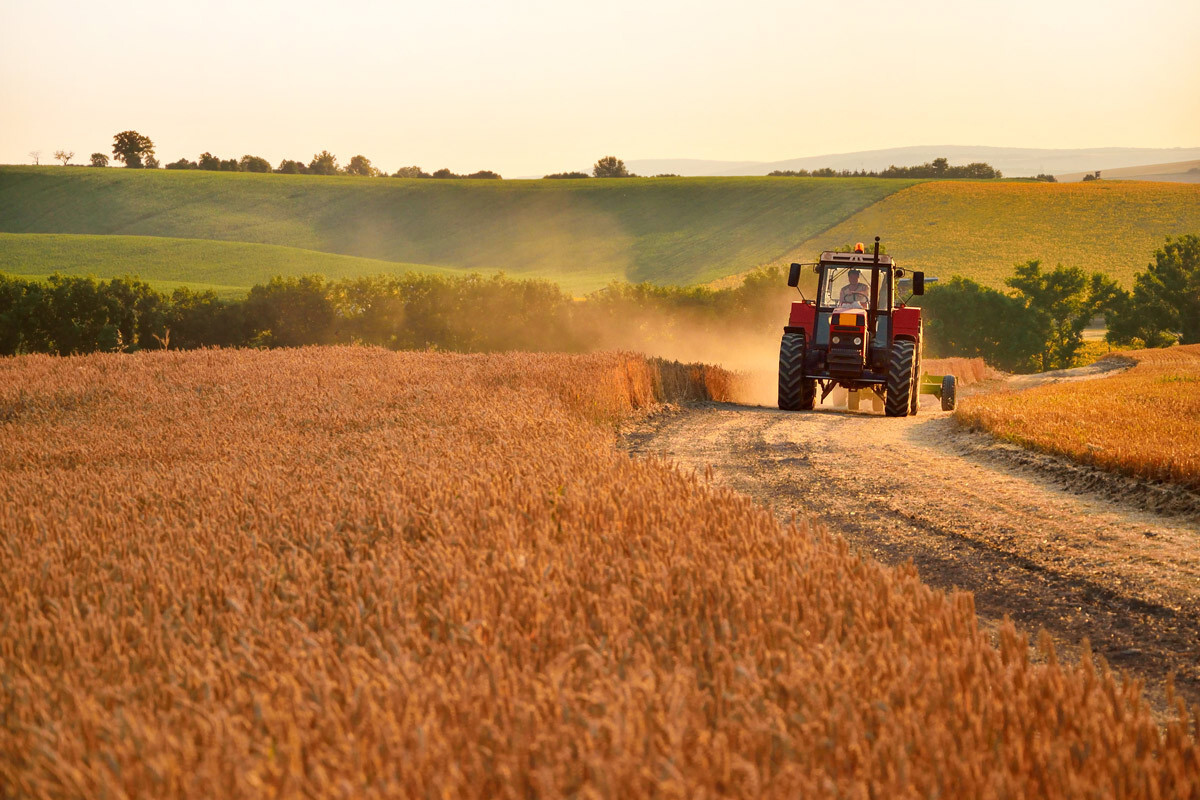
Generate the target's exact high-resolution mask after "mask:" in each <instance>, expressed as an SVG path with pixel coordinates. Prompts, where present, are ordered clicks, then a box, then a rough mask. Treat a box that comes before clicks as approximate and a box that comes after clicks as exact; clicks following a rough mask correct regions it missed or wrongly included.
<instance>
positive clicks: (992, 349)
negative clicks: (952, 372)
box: [921, 275, 1043, 372]
mask: <svg viewBox="0 0 1200 800" xmlns="http://www.w3.org/2000/svg"><path fill="white" fill-rule="evenodd" d="M921 310H922V312H923V313H924V316H925V334H926V337H927V344H926V347H927V352H928V353H929V354H930V355H931V356H934V355H936V356H939V357H951V356H960V357H963V358H982V359H984V360H985V361H987V362H988V363H989V364H994V365H995V366H997V367H999V368H1001V369H1005V370H1010V371H1012V372H1032V371H1034V370H1036V369H1037V368H1038V366H1039V365H1040V363H1041V353H1042V349H1043V348H1042V338H1041V335H1040V331H1039V329H1038V324H1037V321H1036V320H1035V319H1033V314H1031V313H1030V312H1029V310H1028V309H1027V308H1026V305H1025V303H1024V302H1023V301H1022V300H1021V299H1020V298H1017V297H1011V296H1009V295H1007V294H1005V293H1003V292H1000V291H997V290H995V289H992V288H989V287H987V286H982V285H980V284H979V283H976V282H975V281H973V280H970V279H967V278H963V277H961V276H957V275H956V276H955V277H953V278H951V279H950V280H949V281H947V282H946V283H939V284H936V285H934V286H931V287H929V290H928V291H927V293H926V294H925V295H924V297H922V298H921Z"/></svg>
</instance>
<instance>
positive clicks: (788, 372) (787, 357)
mask: <svg viewBox="0 0 1200 800" xmlns="http://www.w3.org/2000/svg"><path fill="white" fill-rule="evenodd" d="M807 349H808V345H807V343H806V342H805V340H804V334H803V333H785V334H784V335H783V341H782V342H780V343H779V407H780V408H782V409H783V410H784V411H809V410H811V409H812V407H813V405H814V404H815V403H816V399H817V382H816V381H815V380H812V379H810V378H805V377H804V354H805V351H807Z"/></svg>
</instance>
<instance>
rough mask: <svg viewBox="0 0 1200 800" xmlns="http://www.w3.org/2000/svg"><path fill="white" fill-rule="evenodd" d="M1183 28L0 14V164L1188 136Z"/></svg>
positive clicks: (653, 11)
mask: <svg viewBox="0 0 1200 800" xmlns="http://www.w3.org/2000/svg"><path fill="white" fill-rule="evenodd" d="M1197 30H1200V0H1120V1H1119V2H1105V0H1081V1H1079V2H1076V1H1075V0H1071V1H1070V2H1060V1H1059V0H1037V1H1036V2H1030V1H1028V0H1003V2H970V0H956V1H955V2H940V1H933V2H931V1H928V0H908V1H907V2H865V1H863V2H855V1H854V0H849V1H847V0H827V1H826V2H819V3H809V2H791V3H788V2H773V1H771V0H750V1H748V2H708V1H707V0H691V2H660V1H659V0H637V2H630V1H628V0H615V1H614V0H608V1H607V2H596V3H573V2H569V0H557V1H556V2H542V1H541V0H504V1H502V2H462V1H459V0H450V1H448V2H447V1H442V2H425V3H407V2H387V3H384V2H378V3H376V2H362V1H361V0H343V1H342V2H335V3H330V2H306V0H289V1H288V2H255V0H243V2H207V3H200V2H174V3H172V2H144V1H143V0H129V1H128V2H111V3H100V2H72V1H71V0H65V1H64V0H60V2H56V3H41V2H35V0H19V1H17V0H0V162H4V163H29V157H28V156H27V153H28V152H29V151H30V150H41V151H42V160H43V163H46V162H52V154H53V152H54V150H56V149H58V148H65V149H68V150H74V151H75V152H76V160H80V159H82V160H86V159H87V156H88V154H90V153H92V152H95V151H102V152H105V153H109V154H111V148H112V135H113V134H114V133H116V132H118V131H121V130H125V129H128V128H133V129H135V130H138V131H140V132H141V133H144V134H146V135H148V136H150V137H151V138H152V139H153V140H154V142H155V144H156V145H157V151H158V156H159V158H160V160H161V161H162V162H163V163H166V162H168V161H173V160H175V159H177V158H179V157H180V156H187V157H188V158H192V159H194V158H195V157H196V156H197V155H198V154H199V153H201V152H203V151H205V150H209V151H211V152H213V153H214V154H217V155H219V156H221V157H224V158H228V157H238V156H241V155H242V154H244V153H252V154H255V155H261V156H264V157H266V158H267V159H269V160H270V161H271V162H272V163H278V162H279V160H280V159H282V158H296V159H300V160H304V161H308V160H309V159H310V158H311V157H312V155H313V153H314V152H316V151H318V150H321V149H328V150H330V151H332V152H333V153H335V154H336V155H337V156H338V157H339V159H340V160H341V161H342V162H343V163H344V162H346V161H348V160H349V158H350V156H352V155H354V154H357V153H362V154H364V155H366V156H368V157H369V158H371V159H372V161H373V162H374V163H375V164H376V165H377V166H379V167H381V168H384V169H386V170H389V171H392V170H395V169H396V168H397V167H400V166H404V165H408V164H417V165H420V166H422V167H425V168H426V169H429V170H432V169H436V168H438V167H442V166H447V167H450V168H451V169H453V170H455V171H458V172H468V171H474V170H477V169H494V170H497V171H499V172H501V173H503V174H504V175H505V176H509V177H516V176H520V175H531V174H533V175H540V174H542V173H544V172H552V171H559V170H567V169H578V168H587V167H589V166H590V165H591V164H592V163H593V162H594V161H595V160H596V159H597V158H598V157H599V156H601V155H605V154H609V153H613V154H616V155H619V156H620V157H622V158H625V159H627V160H629V159H638V158H667V157H678V158H712V159H728V160H743V159H744V160H756V161H757V160H762V161H770V160H780V159H785V158H794V157H799V156H806V155H818V154H822V153H832V152H846V151H853V150H862V149H872V148H882V147H895V146H903V145H917V144H975V145H997V146H1010V147H1102V146H1139V147H1176V146H1187V147H1194V146H1200V47H1196V46H1195V43H1194V42H1195V35H1196V31H1197ZM852 113H853V114H855V115H856V116H857V118H856V119H855V120H852V119H851V118H850V115H851V114H852ZM868 114H869V116H868Z"/></svg>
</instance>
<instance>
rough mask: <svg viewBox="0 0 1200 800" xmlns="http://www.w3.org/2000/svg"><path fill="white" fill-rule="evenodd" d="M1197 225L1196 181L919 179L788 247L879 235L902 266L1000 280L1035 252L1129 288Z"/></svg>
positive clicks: (1199, 190) (809, 253)
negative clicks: (1165, 247) (1155, 257)
mask: <svg viewBox="0 0 1200 800" xmlns="http://www.w3.org/2000/svg"><path fill="white" fill-rule="evenodd" d="M1197 232H1200V185H1195V184H1177V183H1137V182H1127V181H1095V182H1090V183H1070V184H1057V183H971V182H959V181H937V182H928V183H922V184H919V185H917V186H913V187H912V188H910V189H907V190H905V191H903V192H897V193H896V194H894V195H891V196H890V197H886V198H884V199H883V200H881V201H880V202H878V203H876V204H875V205H873V206H871V207H870V208H868V209H866V210H864V211H860V212H859V213H857V214H855V215H853V216H852V217H850V218H849V219H847V220H845V221H844V222H842V223H840V224H838V225H836V226H834V227H833V228H831V229H829V230H827V231H824V232H822V233H821V234H818V235H817V236H814V237H813V238H811V239H809V240H808V241H806V242H805V243H804V244H803V245H801V246H800V247H799V248H797V249H796V250H795V251H793V253H792V254H789V257H790V258H804V259H811V258H812V257H813V256H814V255H816V254H818V253H820V251H821V250H823V249H827V248H829V247H836V246H838V245H841V244H844V243H846V242H849V241H858V240H862V241H866V237H868V236H873V235H876V234H878V235H879V236H881V237H883V241H885V242H887V244H888V252H889V253H890V254H891V255H893V256H895V257H896V259H897V260H898V261H899V262H900V263H901V264H903V265H904V266H908V267H913V268H915V269H924V270H925V271H926V272H928V273H929V274H935V275H938V276H939V277H941V278H948V277H949V276H951V275H956V274H957V275H964V276H967V277H970V278H973V279H975V280H977V281H980V282H981V283H985V284H988V285H990V286H995V287H998V288H1000V287H1002V286H1003V282H1004V279H1005V278H1007V277H1008V276H1009V275H1011V274H1012V268H1013V265H1014V264H1017V263H1019V262H1024V261H1028V260H1029V259H1033V258H1040V259H1041V260H1042V263H1043V264H1044V265H1046V266H1049V267H1054V266H1055V265H1056V264H1059V263H1061V264H1064V265H1066V266H1077V267H1082V268H1083V269H1085V270H1087V271H1088V272H1092V271H1099V272H1104V273H1106V274H1108V275H1111V276H1112V277H1114V278H1116V279H1117V280H1118V281H1120V282H1121V284H1123V285H1124V286H1126V287H1128V286H1129V285H1131V283H1132V282H1133V274H1134V273H1135V272H1137V271H1139V270H1144V269H1145V268H1146V265H1147V264H1148V263H1149V262H1150V261H1151V257H1152V254H1153V253H1154V251H1155V250H1156V249H1157V248H1159V247H1161V246H1162V244H1163V239H1164V237H1165V236H1177V235H1180V234H1184V233H1197Z"/></svg>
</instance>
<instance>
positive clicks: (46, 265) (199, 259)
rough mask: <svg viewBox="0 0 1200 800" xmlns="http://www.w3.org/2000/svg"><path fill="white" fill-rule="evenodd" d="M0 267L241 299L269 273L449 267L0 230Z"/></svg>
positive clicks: (343, 274)
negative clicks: (133, 279)
mask: <svg viewBox="0 0 1200 800" xmlns="http://www.w3.org/2000/svg"><path fill="white" fill-rule="evenodd" d="M0 272H5V273H8V274H10V275H18V276H20V277H23V278H31V279H45V278H47V277H49V276H50V275H51V274H52V273H54V272H60V273H62V274H64V275H94V276H96V277H101V278H112V277H117V276H120V275H136V276H137V277H139V278H141V279H143V280H145V281H147V282H148V283H150V284H151V285H153V286H155V287H156V288H158V289H160V290H164V291H170V290H171V289H173V288H175V287H176V286H184V285H186V286H190V287H192V288H194V289H212V290H213V291H215V292H216V293H217V294H218V295H221V296H223V297H241V296H243V295H245V294H246V291H247V290H248V289H249V288H250V287H251V286H253V285H254V284H256V283H266V282H267V281H268V280H270V279H271V277H272V276H274V275H285V276H291V275H305V274H313V273H315V274H318V275H324V276H325V277H327V278H332V279H336V278H349V277H354V276H357V275H382V274H388V273H394V274H402V273H405V272H452V270H448V269H445V268H442V267H430V266H428V265H425V264H403V263H396V262H392V261H379V260H377V259H372V258H359V257H357V256H343V255H338V254H336V253H320V252H316V251H314V250H301V249H300V248H297V247H280V246H279V245H274V244H247V243H245V242H221V241H212V240H205V239H173V238H169V237H161V236H102V235H87V234H74V233H0Z"/></svg>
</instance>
